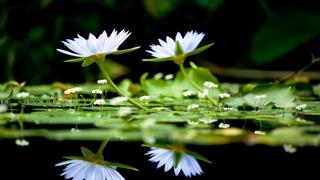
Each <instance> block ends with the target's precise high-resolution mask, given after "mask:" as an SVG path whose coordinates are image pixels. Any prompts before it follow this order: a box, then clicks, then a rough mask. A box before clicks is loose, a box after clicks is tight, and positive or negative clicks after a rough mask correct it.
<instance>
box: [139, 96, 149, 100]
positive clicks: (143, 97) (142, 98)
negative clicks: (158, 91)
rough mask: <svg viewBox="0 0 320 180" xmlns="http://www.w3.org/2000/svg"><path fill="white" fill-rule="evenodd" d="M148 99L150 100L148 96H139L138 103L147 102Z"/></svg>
mask: <svg viewBox="0 0 320 180" xmlns="http://www.w3.org/2000/svg"><path fill="white" fill-rule="evenodd" d="M149 99H150V96H141V97H140V98H139V100H140V101H147V100H149Z"/></svg>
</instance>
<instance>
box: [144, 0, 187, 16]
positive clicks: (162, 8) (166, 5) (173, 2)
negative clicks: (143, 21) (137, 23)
mask: <svg viewBox="0 0 320 180" xmlns="http://www.w3.org/2000/svg"><path fill="white" fill-rule="evenodd" d="M143 2H144V6H145V8H146V11H147V12H148V13H149V14H150V15H152V16H153V17H154V18H162V17H164V16H167V15H168V14H169V13H171V12H172V11H174V10H175V9H176V7H177V6H178V5H179V4H180V3H181V0H144V1H143Z"/></svg>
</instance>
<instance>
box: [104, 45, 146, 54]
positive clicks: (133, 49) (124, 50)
mask: <svg viewBox="0 0 320 180" xmlns="http://www.w3.org/2000/svg"><path fill="white" fill-rule="evenodd" d="M139 48H140V46H137V47H133V48H129V49H122V50H117V51H114V52H111V53H110V54H113V55H119V54H125V53H128V52H131V51H135V50H137V49H139Z"/></svg>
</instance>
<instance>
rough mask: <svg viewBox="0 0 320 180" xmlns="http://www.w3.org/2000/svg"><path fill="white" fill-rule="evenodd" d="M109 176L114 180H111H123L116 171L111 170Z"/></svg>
mask: <svg viewBox="0 0 320 180" xmlns="http://www.w3.org/2000/svg"><path fill="white" fill-rule="evenodd" d="M111 174H112V177H113V178H114V179H113V180H125V179H124V178H123V177H122V176H121V174H120V173H119V172H118V171H116V170H114V169H113V170H111Z"/></svg>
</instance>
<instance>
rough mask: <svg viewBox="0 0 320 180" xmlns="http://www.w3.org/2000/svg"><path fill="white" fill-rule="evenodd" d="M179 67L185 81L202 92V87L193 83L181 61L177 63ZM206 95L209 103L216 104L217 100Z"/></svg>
mask: <svg viewBox="0 0 320 180" xmlns="http://www.w3.org/2000/svg"><path fill="white" fill-rule="evenodd" d="M178 65H179V67H180V71H181V72H182V74H183V76H184V77H185V78H186V79H187V81H188V82H189V83H190V84H191V85H192V86H193V87H194V88H195V89H196V90H198V91H199V92H201V93H204V90H203V89H202V87H200V86H199V85H198V84H197V83H195V82H194V81H193V80H192V79H191V78H190V77H189V76H188V74H187V72H186V70H185V69H184V66H183V63H179V64H178ZM206 97H207V98H208V99H209V101H211V103H212V104H213V105H214V106H216V105H218V103H217V101H216V100H214V99H213V98H212V97H211V96H210V95H209V94H207V95H206Z"/></svg>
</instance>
